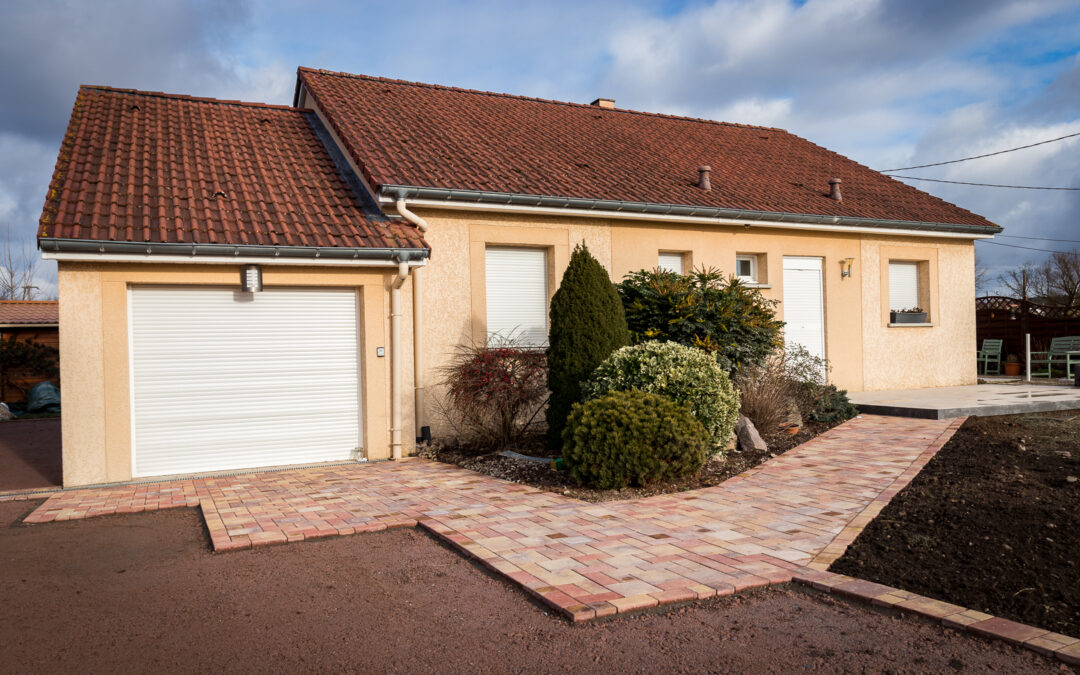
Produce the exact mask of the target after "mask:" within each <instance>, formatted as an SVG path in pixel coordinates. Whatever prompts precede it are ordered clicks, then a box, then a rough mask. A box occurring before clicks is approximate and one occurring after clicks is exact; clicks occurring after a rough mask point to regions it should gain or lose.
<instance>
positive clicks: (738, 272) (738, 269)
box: [735, 255, 758, 284]
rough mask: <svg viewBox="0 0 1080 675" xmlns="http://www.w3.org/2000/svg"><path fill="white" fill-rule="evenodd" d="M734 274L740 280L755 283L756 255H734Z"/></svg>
mask: <svg viewBox="0 0 1080 675" xmlns="http://www.w3.org/2000/svg"><path fill="white" fill-rule="evenodd" d="M735 276H737V277H739V279H741V280H742V281H748V282H750V283H752V284H756V283H757V280H758V259H757V256H756V255H738V256H735Z"/></svg>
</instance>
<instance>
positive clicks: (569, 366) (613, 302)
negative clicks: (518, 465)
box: [547, 245, 630, 449]
mask: <svg viewBox="0 0 1080 675" xmlns="http://www.w3.org/2000/svg"><path fill="white" fill-rule="evenodd" d="M627 344H630V335H629V332H628V331H627V329H626V317H625V316H624V315H623V306H622V302H620V300H619V295H618V293H616V291H615V285H614V284H612V283H611V279H610V277H608V273H607V270H605V269H604V266H603V265H601V264H600V262H599V261H598V260H597V259H596V258H594V257H593V256H592V254H590V253H589V250H588V248H586V247H585V246H584V245H578V246H577V247H575V248H574V252H573V254H572V255H571V256H570V264H569V265H568V266H567V268H566V272H565V273H564V274H563V277H562V282H561V283H560V284H559V290H557V291H556V292H555V295H554V297H553V298H552V299H551V314H550V329H549V337H548V351H547V364H548V389H550V390H551V397H550V398H549V400H548V409H547V422H548V441H549V443H550V445H551V447H552V448H553V449H558V447H559V445H560V444H561V442H562V432H563V428H564V427H565V426H566V417H567V415H568V414H569V413H570V408H571V407H572V406H573V405H574V404H575V403H578V402H580V401H581V400H582V394H581V386H582V384H583V383H584V382H585V380H587V379H588V378H589V375H591V374H592V372H593V370H595V369H596V366H598V365H600V362H601V361H603V360H604V359H606V358H607V356H608V355H609V354H611V352H613V351H615V350H616V349H618V348H619V347H623V346H625V345H627Z"/></svg>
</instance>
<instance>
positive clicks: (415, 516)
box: [25, 416, 963, 621]
mask: <svg viewBox="0 0 1080 675" xmlns="http://www.w3.org/2000/svg"><path fill="white" fill-rule="evenodd" d="M962 421H963V420H952V421H939V420H917V419H906V418H899V417H876V416H863V417H860V418H857V419H854V420H850V421H848V422H846V423H844V424H842V425H840V426H838V427H836V428H834V429H832V430H830V431H828V432H826V433H824V434H822V435H821V436H819V437H817V438H815V439H813V440H811V441H809V442H808V443H805V444H804V445H802V446H800V447H799V448H796V449H794V450H792V451H789V452H787V453H785V454H783V455H781V456H780V457H777V458H776V459H773V460H771V461H769V462H766V463H764V464H761V465H759V466H757V467H755V468H754V469H751V470H750V471H747V472H745V473H743V474H741V475H739V476H736V477H734V478H731V479H730V480H728V481H727V482H725V483H723V484H722V485H718V486H715V487H711V488H704V489H701V490H693V491H688V492H681V493H676V494H668V495H657V496H655V497H649V498H647V499H637V500H632V501H624V502H605V503H599V504H594V503H589V502H583V501H579V500H575V499H570V498H567V497H564V496H562V495H558V494H555V493H551V492H544V491H541V490H537V489H535V488H532V487H529V486H526V485H519V484H516V483H510V482H507V481H503V480H499V479H496V478H491V477H489V476H484V475H482V474H478V473H474V472H471V471H467V470H464V469H460V468H457V467H453V466H450V465H446V464H439V463H436V462H430V461H426V460H419V459H415V460H408V461H401V462H392V463H391V462H385V463H378V464H367V465H365V464H347V465H337V466H321V467H314V468H306V469H297V470H295V471H280V472H265V473H251V474H244V475H238V476H210V477H203V478H189V479H183V480H175V481H171V482H161V483H150V484H136V485H115V486H103V487H96V488H87V489H80V490H66V491H64V492H61V493H58V494H56V495H54V496H53V497H51V498H49V499H48V500H47V501H46V502H45V503H43V504H42V505H41V506H40V507H38V509H36V510H35V511H34V512H33V513H31V514H30V515H29V516H27V518H26V519H25V522H27V523H47V522H51V521H58V520H74V519H80V518H88V517H92V516H98V515H108V514H120V513H132V512H137V511H149V510H156V509H166V508H178V507H194V506H198V507H200V508H201V509H202V512H203V517H204V518H205V520H206V525H207V528H208V530H209V532H210V537H211V540H212V542H213V546H214V549H215V550H216V551H227V550H235V549H243V548H250V547H253V546H261V545H267V544H277V543H286V542H293V541H299V540H303V539H311V538H316V537H329V536H338V535H347V534H354V533H360V532H372V531H377V530H383V529H386V528H388V527H408V526H418V525H419V526H420V527H424V528H425V529H427V530H429V531H430V532H432V533H433V534H435V535H436V536H437V537H439V538H441V539H442V540H443V541H445V542H447V543H449V544H450V545H452V546H454V547H456V548H457V549H458V550H460V551H462V552H463V553H465V554H466V555H468V556H470V557H472V558H474V559H476V560H478V561H479V562H480V563H481V564H482V565H484V566H485V567H487V568H488V569H490V570H492V571H494V572H496V573H498V574H500V575H502V576H504V577H505V578H507V579H509V580H512V581H513V582H515V583H516V584H518V585H519V586H521V587H522V588H523V589H524V590H526V591H527V592H529V593H530V594H532V595H534V596H535V597H537V598H539V599H540V600H542V601H543V602H545V603H547V604H548V605H550V606H552V607H554V608H555V609H556V610H558V611H560V612H561V613H563V614H564V615H566V616H567V617H569V618H570V619H572V620H574V621H580V620H588V619H592V618H596V617H602V616H609V615H612V614H617V613H621V612H628V611H633V610H636V609H643V608H646V607H652V606H656V605H660V604H667V603H675V602H685V601H687V600H694V599H699V598H708V597H712V596H715V595H726V594H729V593H734V592H737V591H741V590H743V589H746V588H754V587H758V586H766V585H769V584H773V583H783V582H787V581H790V580H791V579H792V575H793V573H794V572H795V571H796V570H798V569H800V568H802V567H804V566H810V567H812V568H814V569H824V568H825V567H827V566H828V565H829V563H831V562H832V561H833V560H834V559H835V558H836V557H838V556H839V555H840V554H842V553H843V551H844V549H845V548H846V547H847V545H848V544H849V543H851V541H853V540H854V539H855V537H856V536H857V535H858V533H859V532H860V531H861V530H862V528H863V527H865V525H866V524H867V523H868V522H869V521H870V519H872V518H873V516H874V515H876V514H877V513H878V512H879V511H880V510H881V508H882V507H883V506H884V505H885V504H887V503H888V501H889V500H890V499H892V497H893V496H894V495H895V494H896V493H897V492H898V491H899V490H900V489H902V488H903V487H904V486H905V485H907V483H908V482H909V481H910V480H911V479H912V478H913V477H914V476H915V474H917V473H918V471H919V470H920V469H921V468H922V467H923V465H925V464H926V462H927V461H929V460H930V458H931V457H932V456H933V455H934V454H935V453H936V452H937V451H938V450H939V449H940V448H941V447H942V446H943V445H944V444H945V442H946V441H947V440H948V439H949V438H950V437H951V436H952V434H953V433H954V432H955V431H956V429H957V428H959V426H960V424H961V422H962Z"/></svg>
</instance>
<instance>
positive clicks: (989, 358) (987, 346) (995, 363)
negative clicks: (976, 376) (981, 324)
mask: <svg viewBox="0 0 1080 675" xmlns="http://www.w3.org/2000/svg"><path fill="white" fill-rule="evenodd" d="M1003 342H1005V341H1004V340H993V339H990V338H986V339H984V340H983V343H982V349H980V350H979V351H978V353H977V356H976V357H975V358H976V361H977V362H978V367H979V368H981V369H982V372H983V375H1000V374H1001V348H1002V343H1003ZM991 366H992V367H993V368H994V372H993V373H991V372H990V368H991Z"/></svg>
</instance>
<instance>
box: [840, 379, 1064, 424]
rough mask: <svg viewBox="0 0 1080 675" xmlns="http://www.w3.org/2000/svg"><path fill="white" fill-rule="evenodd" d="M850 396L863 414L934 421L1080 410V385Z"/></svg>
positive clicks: (935, 389)
mask: <svg viewBox="0 0 1080 675" xmlns="http://www.w3.org/2000/svg"><path fill="white" fill-rule="evenodd" d="M849 397H850V398H851V402H852V403H854V404H855V405H856V406H858V408H859V411H860V412H863V413H868V414H871V415H895V416H899V417H917V418H921V419H932V420H943V419H950V418H953V417H965V416H967V415H1015V414H1018V413H1037V412H1049V411H1052V410H1080V388H1076V387H1063V386H1047V385H1045V384H1026V383H1025V384H973V385H969V386H966V387H931V388H927V389H898V390H889V391H864V392H857V393H852V394H849Z"/></svg>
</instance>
